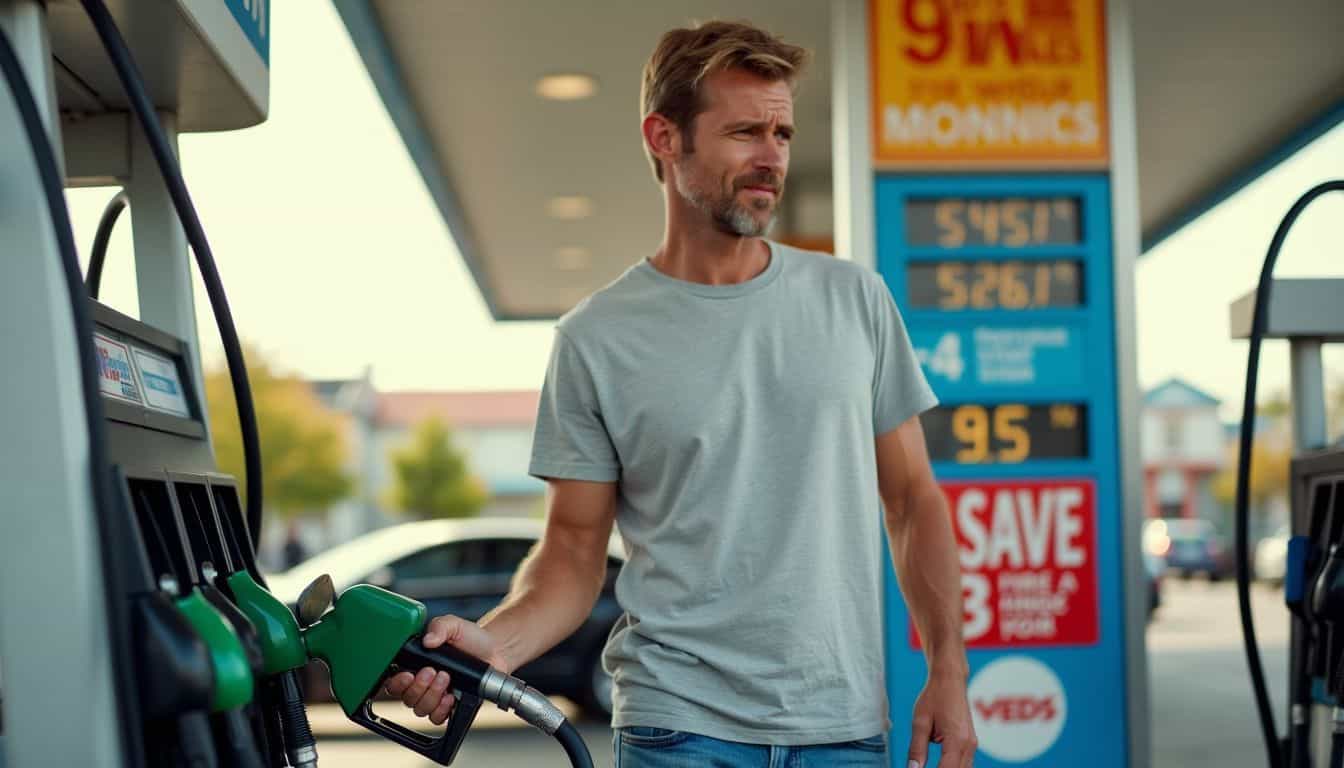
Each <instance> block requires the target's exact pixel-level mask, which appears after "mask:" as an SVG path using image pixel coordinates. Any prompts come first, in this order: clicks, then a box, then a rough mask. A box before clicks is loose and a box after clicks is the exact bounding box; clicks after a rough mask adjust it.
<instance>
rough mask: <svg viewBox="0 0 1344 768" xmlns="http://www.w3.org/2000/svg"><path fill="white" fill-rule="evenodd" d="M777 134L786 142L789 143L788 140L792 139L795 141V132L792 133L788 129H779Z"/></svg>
mask: <svg viewBox="0 0 1344 768" xmlns="http://www.w3.org/2000/svg"><path fill="white" fill-rule="evenodd" d="M775 136H777V137H779V138H780V139H781V140H783V141H784V142H786V143H787V142H790V141H793V134H792V133H789V132H788V131H777V132H776V133H775Z"/></svg>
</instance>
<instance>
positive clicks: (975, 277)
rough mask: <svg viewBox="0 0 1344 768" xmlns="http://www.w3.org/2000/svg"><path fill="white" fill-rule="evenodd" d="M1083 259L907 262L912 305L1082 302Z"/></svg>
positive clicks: (1016, 306)
mask: <svg viewBox="0 0 1344 768" xmlns="http://www.w3.org/2000/svg"><path fill="white" fill-rule="evenodd" d="M1081 277H1082V263H1081V262H1078V261H1073V260H1069V259H1042V260H1034V261H1024V260H1017V259H1010V260H1007V261H914V262H910V263H909V264H908V265H907V266H906V286H907V289H908V291H909V294H910V302H909V303H910V306H911V307H916V308H936V309H942V310H948V311H959V310H966V309H985V310H988V309H1006V310H1012V311H1018V310H1030V309H1046V308H1067V307H1077V306H1080V305H1081V304H1082V279H1081Z"/></svg>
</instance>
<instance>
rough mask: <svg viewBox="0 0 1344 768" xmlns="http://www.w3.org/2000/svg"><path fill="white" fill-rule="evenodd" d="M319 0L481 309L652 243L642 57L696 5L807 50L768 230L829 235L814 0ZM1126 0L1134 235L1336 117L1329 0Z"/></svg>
mask: <svg viewBox="0 0 1344 768" xmlns="http://www.w3.org/2000/svg"><path fill="white" fill-rule="evenodd" d="M335 5H336V7H337V8H338V10H339V11H340V14H341V16H342V19H343V20H344V22H345V25H346V27H347V29H348V30H349V32H350V35H351V38H352V40H353V42H354V44H355V46H356V47H357V49H358V50H359V52H360V55H361V56H362V58H363V60H364V62H365V64H366V66H367V67H368V70H369V73H370V75H371V77H372V80H373V82H374V84H375V86H376V87H377V89H378V91H379V94H380V95H381V97H382V100H383V102H384V103H385V104H386V106H387V108H388V112H389V114H390V115H391V117H392V119H393V121H394V123H395V124H396V126H397V129H398V130H399V132H400V134H401V136H402V138H403V140H404V141H405V143H406V146H407V148H408V150H409V152H410V155H411V157H412V158H413V160H414V161H415V163H416V165H417V167H418V169H419V171H420V173H421V175H422V177H423V178H424V180H425V183H426V186H427V188H428V189H429V191H430V193H431V194H432V195H433V197H434V199H435V202H436V204H437V205H438V207H439V210H440V211H441V212H442V214H443V217H444V220H445V222H446V224H447V226H448V228H449V230H450V231H451V233H452V235H453V237H454V239H455V241H456V242H457V244H458V246H459V248H460V249H461V252H462V254H463V257H464V258H465V259H466V261H467V264H468V265H469V267H470V268H471V270H472V272H473V274H474V275H475V278H476V280H477V283H478V284H479V286H480V289H481V292H482V295H483V296H484V297H485V300H486V302H487V304H488V305H489V306H490V308H491V311H492V312H493V314H494V315H495V317H496V318H498V319H508V320H516V319H540V318H550V317H555V316H557V315H559V314H561V313H563V312H565V311H566V310H568V309H569V307H571V306H573V304H574V303H575V302H577V301H578V300H579V299H581V298H582V297H583V296H585V295H587V294H588V293H591V292H592V291H594V290H596V289H597V288H600V287H601V286H602V285H605V284H606V283H607V282H609V281H610V280H612V279H614V278H615V277H616V276H617V275H618V274H619V273H620V272H621V271H622V270H624V269H625V268H626V267H627V266H628V265H629V264H631V263H632V262H633V261H635V260H636V259H638V258H639V257H640V256H641V255H646V254H648V253H650V252H651V251H652V250H653V248H654V247H655V246H656V245H657V243H658V241H659V239H660V237H661V233H662V210H661V201H660V192H659V189H658V187H657V185H656V183H655V182H654V181H653V178H652V175H651V173H650V171H649V169H648V164H647V161H646V159H645V157H644V154H643V150H642V148H641V143H640V137H639V127H638V126H639V105H638V100H639V84H640V75H641V68H642V66H643V63H644V60H645V58H646V57H647V56H648V54H649V52H650V51H651V50H652V48H653V46H654V44H655V42H656V41H657V39H658V36H659V35H660V34H661V33H662V32H663V31H665V30H666V29H669V28H671V27H674V26H682V25H685V24H687V23H689V22H692V21H694V20H704V19H710V18H729V19H731V18H742V19H749V20H751V21H753V22H754V23H757V24H760V25H762V26H764V27H766V28H768V29H770V30H771V31H772V32H774V33H775V34H778V35H780V36H781V37H783V38H784V39H786V40H789V41H790V42H795V43H798V44H801V45H804V46H806V47H808V48H810V49H811V50H812V51H813V53H814V60H813V62H812V64H811V68H810V70H809V72H808V73H807V75H806V77H805V78H804V79H803V81H802V83H801V85H800V91H799V95H798V98H797V101H796V105H795V122H796V124H797V127H798V134H797V138H796V140H795V142H794V147H793V158H792V162H791V169H790V174H789V187H790V189H789V194H788V195H786V196H785V199H784V209H783V210H782V211H781V221H780V229H778V230H776V234H777V235H781V236H785V237H792V238H794V239H797V240H801V241H805V242H806V241H808V240H811V241H814V242H817V241H820V242H825V241H826V240H828V239H829V237H830V208H831V206H830V188H831V119H830V112H831V55H832V45H831V12H830V8H829V4H828V3H824V2H810V1H809V2H802V1H799V2H787V3H781V2H777V0H688V1H687V2H682V3H678V4H675V5H659V4H651V3H625V2H611V1H610V0H568V2H564V3H533V2H528V1H527V0H491V2H483V1H478V2H469V3H436V2H418V3H407V2H401V1H400V0H335ZM1113 5H1123V4H1121V3H1113ZM1132 9H1133V12H1132V16H1133V18H1132V23H1133V42H1134V50H1133V60H1134V76H1135V85H1136V99H1137V107H1136V109H1137V115H1136V123H1137V135H1138V149H1139V183H1140V208H1141V211H1140V219H1141V224H1142V231H1143V243H1144V248H1145V249H1147V248H1149V247H1151V246H1152V245H1154V244H1155V243H1157V242H1158V241H1160V240H1161V239H1162V238H1164V237H1166V236H1168V235H1170V234H1171V233H1173V232H1174V231H1176V230H1177V229H1179V228H1180V227H1181V226H1183V225H1184V224H1186V223H1188V222H1189V221H1191V220H1192V219H1194V218H1195V217H1196V216H1198V215H1199V214H1201V213H1203V212H1204V211H1205V210H1207V209H1208V208H1210V207H1212V206H1213V205H1215V204H1216V203H1217V202H1219V201H1221V200H1222V199H1224V198H1225V197H1227V196H1228V195H1230V194H1232V193H1233V192H1235V191H1236V190H1237V189H1239V188H1240V187H1241V186H1243V185H1244V184H1246V183H1248V182H1249V181H1251V180H1253V179H1255V178H1256V177H1258V176H1259V175H1261V174H1263V173H1264V172H1265V171H1266V170H1268V169H1269V168H1271V167H1272V166H1273V165H1274V164H1276V163H1277V162H1279V161H1280V160H1282V159H1283V158H1285V157H1287V156H1288V155H1289V154H1291V153H1292V152H1293V151H1295V150H1296V149H1298V148H1300V147H1301V146H1303V145H1304V144H1306V143H1307V142H1309V141H1310V140H1312V139H1313V138H1315V137H1317V136H1319V135H1321V134H1322V133H1324V132H1325V131H1326V130H1328V129H1329V128H1330V127H1332V126H1334V125H1335V124H1337V123H1338V122H1340V120H1341V119H1344V57H1341V56H1340V55H1339V53H1338V39H1339V32H1340V30H1344V3H1340V2H1338V0H1294V1H1293V2H1291V3H1264V2H1255V1H1254V0H1182V2H1178V3H1172V2H1165V1H1164V0H1133V2H1132ZM557 74H561V75H564V74H576V75H583V76H586V78H581V79H580V82H579V83H578V87H579V88H580V93H582V91H583V89H585V88H588V89H591V90H592V93H591V94H590V95H588V96H586V97H584V98H577V99H568V100H566V99H559V100H557V99H553V98H546V97H543V96H541V95H539V90H538V85H539V82H540V81H541V80H542V79H543V78H545V77H546V76H548V75H557ZM562 85H563V83H562Z"/></svg>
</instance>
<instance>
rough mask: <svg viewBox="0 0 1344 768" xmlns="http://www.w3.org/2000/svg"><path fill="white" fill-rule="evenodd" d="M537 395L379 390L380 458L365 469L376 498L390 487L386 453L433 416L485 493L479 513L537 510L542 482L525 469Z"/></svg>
mask: <svg viewBox="0 0 1344 768" xmlns="http://www.w3.org/2000/svg"><path fill="white" fill-rule="evenodd" d="M540 400H541V393H540V392H538V391H536V390H525V391H512V392H384V393H381V394H379V395H378V409H377V413H376V415H375V425H374V430H373V435H374V442H375V446H374V451H375V453H376V454H377V455H378V456H380V457H381V459H380V460H379V461H378V462H376V466H375V467H374V469H373V473H372V475H371V479H372V481H373V487H375V488H377V489H378V493H379V496H378V498H379V499H382V498H383V497H384V495H385V494H386V492H387V491H388V490H389V489H390V488H391V487H392V482H393V469H392V455H393V454H394V453H396V451H398V450H399V449H401V448H402V447H403V446H405V445H406V444H407V443H408V442H409V441H410V440H411V438H412V436H413V434H414V432H415V428H416V426H417V425H419V424H420V423H421V422H423V421H425V420H427V419H430V418H438V419H439V420H440V421H442V422H443V423H444V424H446V425H447V426H448V428H449V429H450V430H452V434H453V444H454V446H455V447H456V448H457V449H458V450H459V451H461V452H462V453H463V454H464V455H465V457H466V459H467V465H468V467H470V472H471V474H472V475H474V476H475V477H477V478H478V479H480V480H481V481H482V482H483V483H485V487H486V490H487V491H488V492H489V494H490V500H489V501H488V502H487V503H486V505H485V508H484V509H482V510H481V514H482V515H509V516H531V515H540V514H541V512H542V507H541V503H542V496H543V494H544V493H545V490H546V484H545V483H543V482H542V481H540V480H538V479H536V478H534V477H531V476H530V475H528V474H527V466H528V462H529V460H530V459H531V455H532V429H533V426H534V425H535V423H536V419H537V405H538V403H539V402H540Z"/></svg>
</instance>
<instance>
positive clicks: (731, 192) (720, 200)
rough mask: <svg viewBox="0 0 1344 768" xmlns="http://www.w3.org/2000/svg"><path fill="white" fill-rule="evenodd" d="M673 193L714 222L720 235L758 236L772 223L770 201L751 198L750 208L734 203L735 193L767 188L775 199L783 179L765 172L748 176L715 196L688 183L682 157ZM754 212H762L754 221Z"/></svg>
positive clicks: (688, 178) (772, 205)
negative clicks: (761, 187)
mask: <svg viewBox="0 0 1344 768" xmlns="http://www.w3.org/2000/svg"><path fill="white" fill-rule="evenodd" d="M677 165H678V166H679V167H678V169H677V192H679V193H680V194H681V196H682V197H683V198H685V199H686V201H687V202H689V203H690V204H691V205H693V206H695V208H696V209H697V210H699V211H701V212H703V213H705V214H706V215H708V216H709V218H710V220H711V221H713V222H714V226H716V227H718V229H719V231H720V232H723V233H725V234H729V235H736V236H738V237H760V236H761V235H764V234H765V233H767V232H769V231H770V229H771V228H772V227H773V226H774V224H775V206H774V204H773V201H771V200H765V199H761V198H753V199H752V201H751V203H750V205H743V204H742V203H739V202H738V201H737V193H738V192H741V191H742V190H743V189H746V188H747V187H752V186H769V187H773V188H774V190H775V195H774V199H775V200H776V201H777V200H779V197H780V195H781V194H782V193H783V191H784V180H783V179H782V178H780V177H779V176H776V175H775V174H773V173H769V172H768V171H764V172H757V173H749V174H746V175H743V176H739V177H737V178H736V179H733V181H732V183H731V184H730V185H729V186H728V188H727V189H723V190H720V191H719V192H718V193H717V194H715V192H713V191H711V190H709V189H706V188H705V187H704V186H701V185H699V184H696V183H694V182H693V181H692V176H693V174H692V173H687V171H689V170H690V169H689V168H688V165H689V164H688V163H686V162H685V159H684V158H683V160H682V162H679V163H678V164H677ZM758 213H765V214H766V215H765V216H764V217H761V218H758V217H757V216H758Z"/></svg>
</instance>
